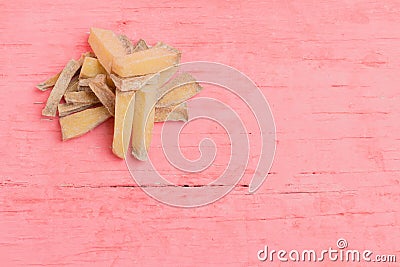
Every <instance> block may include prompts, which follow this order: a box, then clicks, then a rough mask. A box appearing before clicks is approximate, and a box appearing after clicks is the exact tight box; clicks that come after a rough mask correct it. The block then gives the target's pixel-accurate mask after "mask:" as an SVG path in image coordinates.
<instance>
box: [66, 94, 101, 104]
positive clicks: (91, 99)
mask: <svg viewBox="0 0 400 267" xmlns="http://www.w3.org/2000/svg"><path fill="white" fill-rule="evenodd" d="M64 99H65V102H67V103H69V104H70V103H72V104H78V103H81V104H82V103H85V104H97V103H100V100H99V99H98V98H97V96H96V95H95V94H94V93H93V92H86V91H78V92H67V93H65V94H64Z"/></svg>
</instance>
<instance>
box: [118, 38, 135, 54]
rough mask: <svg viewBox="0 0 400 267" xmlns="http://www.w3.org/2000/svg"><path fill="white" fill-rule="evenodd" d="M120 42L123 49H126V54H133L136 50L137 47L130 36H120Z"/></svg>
mask: <svg viewBox="0 0 400 267" xmlns="http://www.w3.org/2000/svg"><path fill="white" fill-rule="evenodd" d="M118 39H119V41H120V42H121V43H122V45H123V47H124V48H125V52H126V54H131V53H133V51H134V50H135V46H134V45H133V44H132V42H131V40H130V39H129V38H128V36H126V35H124V34H120V35H118Z"/></svg>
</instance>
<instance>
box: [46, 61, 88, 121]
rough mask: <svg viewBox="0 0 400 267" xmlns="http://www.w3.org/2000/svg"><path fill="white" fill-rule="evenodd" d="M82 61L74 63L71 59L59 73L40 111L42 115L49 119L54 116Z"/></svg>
mask: <svg viewBox="0 0 400 267" xmlns="http://www.w3.org/2000/svg"><path fill="white" fill-rule="evenodd" d="M82 61H83V60H82ZM82 61H81V60H78V61H76V60H73V59H72V60H70V61H69V62H68V63H67V65H66V66H65V67H64V69H63V70H62V71H61V74H60V77H59V78H58V80H57V82H56V84H55V85H54V88H53V90H51V93H50V96H49V98H48V99H47V103H46V106H45V107H44V109H43V110H42V115H44V116H51V117H54V116H56V113H57V105H58V103H59V102H60V100H61V98H62V96H63V95H64V93H65V90H66V89H67V87H68V85H69V83H70V81H71V79H72V77H73V76H74V75H75V73H76V72H77V71H78V70H79V68H80V67H81V65H82Z"/></svg>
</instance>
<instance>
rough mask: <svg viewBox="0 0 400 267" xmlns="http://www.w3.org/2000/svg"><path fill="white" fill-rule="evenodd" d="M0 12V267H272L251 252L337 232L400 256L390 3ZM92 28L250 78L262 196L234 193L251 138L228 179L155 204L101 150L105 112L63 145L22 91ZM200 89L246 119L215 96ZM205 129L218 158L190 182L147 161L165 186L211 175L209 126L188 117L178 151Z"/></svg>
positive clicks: (399, 60)
mask: <svg viewBox="0 0 400 267" xmlns="http://www.w3.org/2000/svg"><path fill="white" fill-rule="evenodd" d="M0 10H1V11H0V14H1V16H0V91H1V94H0V102H1V105H0V114H1V116H0V155H1V158H0V159H1V160H0V170H1V172H0V262H1V264H0V265H1V266H258V265H263V264H264V265H267V264H270V265H271V266H272V265H275V266H278V265H279V262H274V263H260V262H259V261H258V260H257V255H256V253H257V251H258V250H259V249H261V248H263V246H264V245H269V246H271V247H274V248H277V249H279V248H283V249H288V250H290V249H307V248H314V249H325V248H328V247H330V246H332V247H334V246H335V242H336V240H337V239H338V238H340V237H344V238H346V239H347V240H348V241H349V245H350V247H351V248H354V249H365V248H368V249H371V250H373V251H374V252H376V253H388V254H389V253H390V254H396V253H397V256H398V261H399V260H400V259H399V258H400V248H399V243H400V213H399V211H400V203H399V202H400V189H399V188H400V178H399V177H400V176H399V175H400V167H399V166H400V164H399V163H400V137H399V133H400V124H399V114H400V105H399V100H400V90H399V86H400V75H399V70H400V68H399V67H400V27H399V23H400V3H399V2H398V1H392V0H382V1H327V0H324V1H308V0H307V1H214V2H213V3H207V4H202V3H201V2H200V1H116V0H110V1H76V0H74V1H46V0H39V1H22V0H13V1H1V3H0ZM91 26H97V27H104V28H110V29H113V30H115V31H117V32H118V33H125V34H126V35H127V36H129V37H131V38H132V39H133V40H134V41H135V40H137V39H139V38H143V39H145V40H146V41H148V42H149V43H150V44H155V42H156V41H159V40H161V41H164V42H165V43H167V44H170V45H172V46H175V47H177V48H179V49H180V50H181V51H182V61H184V62H185V61H191V60H211V61H217V62H221V63H225V64H228V65H231V66H234V67H236V68H238V69H239V70H241V71H243V72H244V73H246V74H247V75H248V76H249V77H251V78H252V79H253V80H254V81H255V82H256V83H257V85H259V86H260V88H261V89H262V90H263V93H264V94H265V96H266V97H267V99H268V101H269V103H270V104H271V107H272V110H273V113H274V117H275V120H276V126H277V138H278V142H277V153H276V157H275V161H274V164H273V167H272V169H271V174H270V176H269V177H268V179H267V182H266V183H265V184H264V185H263V186H262V187H261V189H260V190H259V191H258V192H257V193H256V194H254V195H248V194H247V189H248V188H247V187H246V185H248V183H249V179H250V177H251V174H252V172H253V171H254V169H255V166H256V162H257V158H258V157H257V150H256V149H257V147H258V146H259V144H258V141H257V138H253V135H254V134H253V135H249V136H250V138H251V140H250V141H251V142H252V146H251V147H252V154H251V155H252V158H251V161H250V163H249V167H248V170H247V171H246V175H245V177H244V178H243V179H242V181H241V182H240V185H238V186H237V187H236V189H235V190H234V191H233V192H232V193H231V194H229V195H228V196H227V197H225V198H223V199H222V200H221V201H219V202H217V203H214V204H212V205H208V206H205V207H203V208H200V209H177V208H172V207H168V206H165V205H163V204H160V203H158V202H156V201H155V200H153V199H151V198H149V197H148V196H147V195H145V194H144V193H143V192H142V191H141V189H140V188H138V187H137V186H136V185H135V183H134V182H133V180H132V179H131V177H130V175H129V173H128V171H127V168H126V166H125V163H124V162H123V161H121V160H120V159H118V158H116V157H115V156H114V155H113V154H112V152H111V148H110V147H111V143H112V134H113V133H112V131H113V121H112V120H109V121H107V122H106V123H104V124H103V125H101V126H100V127H98V128H97V129H95V130H94V131H93V132H91V133H89V134H87V135H85V136H82V137H81V138H77V139H75V140H70V141H67V142H62V141H61V134H60V126H59V123H58V121H57V120H56V119H53V120H52V119H46V118H42V117H41V109H42V108H43V107H44V103H45V101H46V98H47V97H48V94H49V92H44V93H43V92H40V91H39V90H37V89H35V85H36V84H38V83H39V82H41V81H43V80H45V79H46V78H48V77H50V76H51V75H53V74H55V73H57V72H58V71H60V70H61V69H62V67H63V66H64V65H65V63H66V62H67V61H68V60H69V59H70V58H75V59H76V58H78V57H79V56H80V54H81V53H82V52H85V51H87V49H88V45H87V36H88V35H87V33H86V32H88V31H89V27H91ZM200 95H202V96H214V97H217V98H218V97H219V98H221V99H223V100H224V101H225V102H226V103H229V104H230V105H232V106H234V107H236V111H237V112H239V114H241V115H245V114H246V112H247V110H246V108H245V105H244V104H243V103H240V101H239V100H238V99H237V98H236V97H235V96H229V95H227V94H226V92H225V91H220V90H216V88H211V87H210V88H207V87H205V89H204V90H203V91H202V93H201V94H200ZM248 131H249V133H255V132H256V126H255V124H254V122H253V123H252V122H251V120H250V126H249V127H248ZM159 133H160V126H159V125H158V126H156V128H155V136H154V138H153V140H154V143H153V145H152V151H151V154H152V155H153V156H154V157H158V155H157V153H158V151H159V150H160V149H159V148H160V141H159V140H158V141H157V139H159ZM205 136H211V137H212V138H214V140H215V141H216V143H217V144H219V145H220V148H219V150H218V156H217V164H216V166H214V167H213V168H211V169H210V170H208V171H207V172H206V173H205V174H200V175H197V176H194V177H190V178H188V177H187V176H179V175H174V172H173V168H170V167H169V166H167V165H162V166H160V167H159V168H160V169H161V170H162V171H164V173H165V174H169V177H170V179H171V181H174V182H176V183H180V184H205V183H208V182H210V181H211V180H212V179H213V177H214V176H215V174H217V173H219V172H220V171H221V170H222V169H223V163H224V162H226V157H227V156H226V155H228V153H229V147H228V143H227V142H228V139H227V137H226V136H225V135H224V134H223V131H222V128H221V127H217V126H216V125H215V124H207V126H205V127H204V124H201V123H196V122H194V123H193V124H192V125H191V126H188V128H187V130H184V132H183V133H182V142H183V143H182V146H183V150H184V152H186V153H189V154H192V155H193V154H194V155H198V150H197V142H196V141H197V140H200V138H202V137H205ZM196 153H197V154H196ZM300 264H301V266H304V263H299V266H300ZM329 264H331V263H329V262H327V263H318V264H316V265H318V266H330V265H329ZM339 265H340V263H332V266H339ZM284 266H291V265H290V263H289V265H284ZM354 266H363V265H362V263H358V264H355V265H354ZM380 266H386V265H384V264H382V265H380ZM393 266H394V265H393Z"/></svg>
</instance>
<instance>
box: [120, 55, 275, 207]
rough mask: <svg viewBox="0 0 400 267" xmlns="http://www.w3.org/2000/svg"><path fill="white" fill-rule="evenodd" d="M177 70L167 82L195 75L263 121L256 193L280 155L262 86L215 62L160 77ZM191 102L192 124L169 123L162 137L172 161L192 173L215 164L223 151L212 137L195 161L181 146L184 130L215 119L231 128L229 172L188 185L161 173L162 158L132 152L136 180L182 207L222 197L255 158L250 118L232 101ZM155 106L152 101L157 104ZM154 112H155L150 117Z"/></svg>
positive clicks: (252, 184)
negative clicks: (141, 156)
mask: <svg viewBox="0 0 400 267" xmlns="http://www.w3.org/2000/svg"><path fill="white" fill-rule="evenodd" d="M171 70H172V71H171ZM171 73H172V75H170V76H169V77H168V78H169V79H167V80H171V79H173V78H175V77H177V76H178V75H180V74H183V73H189V74H190V75H191V76H193V77H195V79H196V81H198V82H199V83H202V84H212V85H216V86H219V87H222V88H224V89H225V90H227V91H230V92H231V93H233V94H235V95H236V96H238V97H239V98H240V99H241V100H242V101H243V102H244V103H245V104H246V105H247V107H248V108H249V109H250V110H251V112H252V114H253V116H254V118H255V120H256V122H257V125H258V129H259V137H260V144H261V147H260V154H259V155H260V157H259V159H258V164H257V167H256V169H255V171H254V174H253V177H252V180H251V182H250V184H249V192H250V193H254V192H256V191H257V190H258V189H259V188H260V186H261V185H262V183H263V182H264V180H265V179H266V177H267V175H268V172H269V170H270V168H271V165H272V162H273V158H274V154H275V124H274V119H273V116H272V113H271V110H270V107H269V105H268V102H267V101H266V99H265V97H264V95H263V94H262V92H261V91H260V89H259V88H258V87H257V86H256V85H255V83H254V82H253V81H251V80H250V79H249V78H248V77H247V76H246V75H244V74H243V73H241V72H240V71H238V70H236V69H234V68H232V67H229V66H227V65H223V64H219V63H214V62H203V61H200V62H188V63H182V64H179V65H178V66H177V67H176V66H175V67H173V69H167V70H164V71H163V72H160V73H158V74H156V75H157V77H158V78H159V77H162V75H165V74H171ZM179 85H182V84H179ZM179 85H177V86H179ZM174 88H176V87H174ZM174 88H171V90H172V89H174ZM165 93H167V92H164V94H165ZM162 96H163V95H160V96H159V97H158V99H160V98H161V97H162ZM187 102H188V106H189V113H190V118H189V121H188V122H186V123H164V124H163V126H162V133H161V141H162V148H163V152H164V155H165V157H166V159H167V160H168V162H169V163H170V164H171V165H172V166H174V167H175V168H176V169H178V170H179V171H183V172H186V173H199V172H202V171H204V170H206V169H207V168H209V167H210V166H211V165H212V164H213V162H214V160H215V157H216V155H217V149H216V145H215V143H214V141H213V140H211V139H210V138H205V139H203V140H202V141H201V142H200V143H199V145H198V148H199V151H200V153H201V156H200V157H199V158H198V159H197V160H194V161H193V160H189V159H187V158H185V157H184V156H183V154H182V151H181V150H180V147H179V136H180V132H181V131H182V129H183V128H184V127H185V126H186V125H187V124H189V123H190V122H192V121H193V120H198V119H207V120H212V121H214V122H216V123H218V124H219V125H220V126H222V127H223V128H224V129H225V131H226V133H227V135H228V137H229V140H230V148H231V153H230V158H229V162H228V164H227V166H226V168H225V170H224V172H223V173H222V174H221V175H220V176H219V177H216V179H215V180H214V181H213V182H212V183H210V184H208V185H204V186H195V187H184V186H178V185H174V184H172V183H171V182H169V181H168V180H166V179H165V178H164V177H163V176H162V175H161V174H160V173H159V172H158V171H157V168H156V166H155V165H156V162H152V161H151V160H150V159H149V160H147V161H139V160H136V159H135V158H134V157H133V156H132V154H131V149H129V150H128V151H127V156H126V164H127V166H128V169H129V171H130V173H131V175H132V177H133V178H134V180H135V182H136V183H137V184H138V185H140V186H141V188H142V190H143V191H144V192H145V193H147V194H148V195H149V196H151V197H153V198H154V199H156V200H158V201H160V202H162V203H165V204H167V205H171V206H176V207H199V206H203V205H206V204H209V203H212V202H215V201H217V200H218V199H220V198H222V197H223V196H225V195H226V194H228V193H229V192H230V191H231V190H232V189H233V188H234V187H235V185H236V184H237V183H238V182H239V181H240V179H241V178H242V176H243V174H244V172H245V170H246V167H247V163H248V160H249V154H250V153H249V152H250V143H249V139H248V136H247V131H246V127H245V123H244V121H243V120H242V119H241V118H240V116H239V115H238V113H237V112H235V110H234V109H233V108H232V107H231V106H229V105H228V103H223V102H222V101H220V100H218V99H214V98H210V97H196V98H193V99H191V100H189V101H187ZM155 104H156V103H155V102H154V103H152V105H153V106H155ZM145 115H146V114H145ZM170 115H171V114H170ZM149 116H150V113H149V114H147V116H145V117H146V118H149ZM143 131H144V129H143ZM142 134H143V135H145V133H142ZM143 145H145V142H144V143H143Z"/></svg>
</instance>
